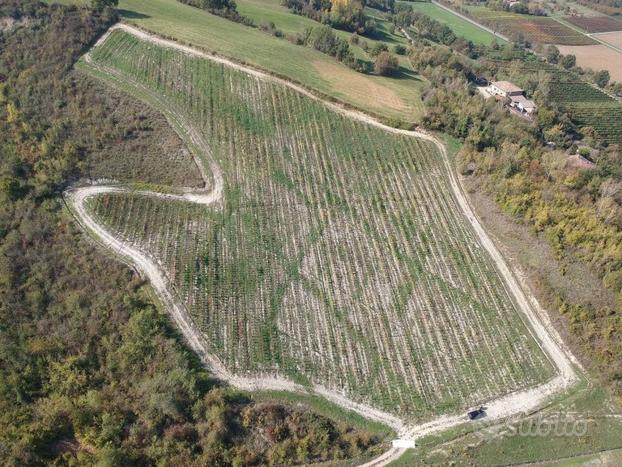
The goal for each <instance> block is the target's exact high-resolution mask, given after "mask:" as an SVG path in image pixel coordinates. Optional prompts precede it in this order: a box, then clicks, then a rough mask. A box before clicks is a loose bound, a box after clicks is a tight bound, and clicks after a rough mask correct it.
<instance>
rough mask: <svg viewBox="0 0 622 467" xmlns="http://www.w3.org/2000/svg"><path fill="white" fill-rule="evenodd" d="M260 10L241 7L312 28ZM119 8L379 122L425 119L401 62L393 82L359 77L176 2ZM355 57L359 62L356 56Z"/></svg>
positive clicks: (128, 0)
mask: <svg viewBox="0 0 622 467" xmlns="http://www.w3.org/2000/svg"><path fill="white" fill-rule="evenodd" d="M80 1H81V0H65V3H80ZM262 4H263V2H258V1H255V2H254V3H250V2H248V3H246V2H241V4H240V9H241V11H242V12H246V13H248V14H249V15H251V17H253V18H254V19H256V20H257V22H258V23H259V22H261V21H259V20H260V17H263V16H264V15H265V16H266V17H268V18H271V20H273V21H274V22H275V23H276V25H277V27H279V28H282V29H283V30H290V31H295V30H298V29H299V28H302V29H304V27H305V25H308V24H310V23H308V21H310V20H307V19H306V18H300V17H296V16H295V15H293V14H290V13H289V12H287V11H286V10H285V9H283V8H282V7H280V6H279V5H276V4H275V3H274V0H269V1H268V2H267V3H266V6H265V7H263V6H262ZM118 8H119V11H120V13H121V15H122V17H123V20H124V21H126V22H128V23H131V24H135V25H137V26H139V27H141V28H144V29H147V30H149V31H152V32H154V33H156V34H160V35H163V36H167V37H170V38H173V39H175V40H178V41H180V42H184V43H187V44H191V45H194V46H196V47H200V48H203V49H205V50H208V51H211V52H215V53H217V54H220V55H223V56H226V57H230V58H233V59H235V60H238V61H241V62H244V63H247V64H249V65H252V66H255V67H258V68H261V69H263V70H266V71H269V72H272V73H275V74H278V75H280V76H283V77H286V78H288V79H290V80H293V81H296V82H298V83H301V84H302V85H304V86H306V87H308V88H310V89H313V90H316V91H319V92H320V93H322V94H324V95H326V96H329V97H331V98H335V99H338V100H340V101H342V102H344V103H346V104H349V105H352V106H354V107H357V108H359V109H361V110H364V111H367V112H369V113H373V114H376V115H378V116H379V117H382V118H385V119H390V120H394V121H399V122H403V123H404V124H410V123H413V122H417V121H419V119H420V118H421V116H422V114H423V103H422V102H421V91H422V90H423V89H424V88H425V87H426V82H425V81H424V80H423V79H421V78H420V77H418V76H416V75H415V74H414V73H413V72H412V71H411V70H410V69H409V68H406V67H407V66H408V65H407V64H406V63H405V62H404V61H402V65H403V69H402V72H401V73H399V74H398V76H396V77H392V78H387V77H381V76H374V75H363V74H361V73H357V72H355V71H353V70H351V69H349V68H347V67H346V66H344V65H342V64H341V63H339V62H338V61H336V60H335V59H334V58H332V57H329V56H327V55H325V54H322V53H320V52H318V51H316V50H313V49H311V48H308V47H302V46H298V45H294V44H292V43H290V42H289V41H287V40H286V39H282V38H276V37H273V36H271V35H269V34H266V33H264V32H262V31H260V30H258V29H253V28H250V27H247V26H243V25H240V24H237V23H234V22H231V21H228V20H226V19H223V18H220V17H218V16H215V15H212V14H210V13H208V12H206V11H203V10H200V9H198V8H194V7H190V6H187V5H184V4H182V3H179V2H177V1H176V0H149V1H145V0H120V2H119V7H118ZM312 23H314V24H315V25H317V24H318V23H315V22H312ZM355 52H357V54H358V55H359V56H360V53H361V52H360V51H356V50H355Z"/></svg>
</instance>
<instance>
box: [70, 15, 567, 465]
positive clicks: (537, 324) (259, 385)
mask: <svg viewBox="0 0 622 467" xmlns="http://www.w3.org/2000/svg"><path fill="white" fill-rule="evenodd" d="M115 29H121V30H123V31H125V32H127V33H130V34H133V35H134V36H136V37H138V38H139V39H142V40H145V41H148V42H151V43H153V44H157V45H159V46H162V47H167V48H172V49H176V50H179V51H182V52H184V53H187V54H191V55H194V56H199V57H204V58H206V59H209V60H213V61H216V62H219V63H222V64H224V65H226V66H230V67H232V68H235V69H237V70H241V71H243V72H245V73H249V74H251V75H254V76H257V77H259V78H261V79H265V80H270V81H273V82H277V83H280V84H282V85H285V86H287V87H289V88H291V89H294V90H296V91H297V92H299V93H301V94H303V95H305V96H307V97H309V98H311V99H313V100H315V101H319V102H322V103H323V104H324V105H325V106H326V107H328V108H330V109H332V110H334V111H335V112H338V113H340V114H343V115H346V116H348V117H350V118H354V119H356V120H359V121H362V122H365V123H367V124H369V125H372V126H375V127H378V128H381V129H383V130H385V131H388V132H391V133H395V134H401V135H406V136H411V137H416V138H422V139H425V140H428V141H431V142H433V143H434V144H435V145H436V146H437V148H438V149H439V151H440V153H441V155H442V157H443V159H444V163H445V166H446V169H447V175H448V177H449V179H450V184H451V187H452V190H453V194H454V196H455V198H456V201H457V202H458V205H459V206H460V208H461V210H462V212H463V214H464V215H465V216H466V218H467V219H468V220H469V223H470V224H471V226H472V228H473V230H474V232H475V233H476V235H477V237H478V239H479V241H480V243H481V245H482V246H483V247H484V249H485V250H486V251H487V252H488V253H489V254H490V256H491V257H492V259H493V261H494V263H495V264H496V266H497V268H498V270H499V272H500V274H501V275H502V276H503V278H504V281H505V284H506V287H507V288H508V290H509V291H510V293H511V295H512V297H513V298H514V300H515V302H516V304H517V306H518V307H519V309H520V312H521V315H522V317H523V319H524V320H525V322H526V323H527V324H528V327H529V329H530V331H531V332H532V334H533V336H534V338H535V339H536V341H537V342H538V343H539V345H540V347H541V348H542V350H543V351H544V353H545V354H546V355H547V356H548V357H549V359H550V360H551V362H552V363H553V364H554V365H555V367H556V368H557V369H558V376H556V377H555V378H553V379H552V380H550V381H548V382H546V383H544V384H541V385H539V386H536V387H534V388H531V389H528V390H524V391H519V392H514V393H511V394H508V395H506V396H503V397H501V398H498V399H495V400H492V401H489V402H488V403H486V404H485V406H486V408H487V409H486V413H487V417H486V420H488V421H495V420H501V419H504V418H508V417H512V416H517V415H520V414H522V413H527V412H530V411H533V410H534V409H536V408H537V407H538V406H540V405H541V404H543V403H544V402H546V400H547V399H548V398H550V397H551V396H553V395H555V394H557V393H559V392H560V391H563V390H565V389H567V388H568V387H569V386H571V385H572V384H573V383H575V382H576V381H577V380H578V375H577V373H576V372H575V369H574V368H575V365H576V366H578V362H577V360H576V359H575V358H574V357H573V356H572V354H571V353H570V351H569V349H568V348H567V347H566V346H564V344H563V342H562V340H561V338H560V336H559V335H558V333H557V332H556V331H555V329H554V327H553V326H552V324H551V322H550V320H549V318H548V316H547V314H546V312H545V311H544V310H543V309H542V307H541V306H540V305H539V304H538V302H537V301H536V299H535V297H534V296H533V294H531V292H530V291H529V289H528V287H527V286H526V283H525V281H524V279H523V278H522V277H520V276H519V275H517V274H515V273H514V272H513V271H512V270H511V269H510V267H509V266H508V264H507V263H506V261H505V260H504V258H503V256H502V255H501V253H500V252H499V250H498V249H497V247H496V246H495V244H494V243H493V241H492V240H491V238H490V237H489V236H488V234H487V233H486V232H485V230H484V229H483V227H482V225H481V223H480V221H479V219H478V218H477V216H476V214H475V213H474V211H473V209H472V208H471V205H470V203H469V200H468V198H467V196H466V195H465V190H464V187H463V186H462V182H461V180H460V179H459V178H458V177H457V176H456V175H455V173H454V170H453V167H452V165H451V162H450V160H449V157H448V155H447V151H446V149H445V147H444V145H443V144H442V143H441V142H440V141H439V140H438V139H437V138H435V137H434V136H432V135H430V134H427V133H424V132H421V131H411V130H402V129H397V128H392V127H389V126H387V125H384V124H382V123H380V122H379V121H377V120H376V119H375V118H373V117H371V116H369V115H367V114H365V113H363V112H360V111H356V110H351V109H347V108H345V107H343V106H341V105H338V104H335V103H332V102H328V101H325V100H323V99H321V98H320V97H318V96H317V95H315V94H313V93H311V92H310V91H308V90H307V89H305V88H303V87H301V86H299V85H296V84H294V83H291V82H289V81H286V80H284V79H282V78H278V77H275V76H272V75H270V74H267V73H264V72H261V71H258V70H255V69H252V68H249V67H246V66H244V65H241V64H239V63H236V62H233V61H231V60H228V59H226V58H223V57H219V56H215V55H211V54H208V53H206V52H203V51H200V50H197V49H194V48H192V47H189V46H186V45H182V44H178V43H176V42H174V41H170V40H166V39H163V38H160V37H157V36H154V35H152V34H150V33H147V32H145V31H142V30H140V29H137V28H135V27H132V26H129V25H126V24H116V25H114V26H113V27H111V28H110V29H109V30H108V31H107V32H106V33H105V34H104V35H103V36H102V37H101V38H100V39H99V40H98V41H97V42H96V44H95V45H94V47H97V46H99V45H100V44H102V43H103V42H104V41H105V40H106V39H107V37H108V36H109V35H110V33H111V32H112V31H113V30H115ZM84 59H85V61H86V62H87V63H91V64H92V60H91V57H90V54H89V53H87V54H85V57H84ZM98 69H99V70H100V71H102V72H107V73H110V74H113V72H112V70H106V69H104V68H103V67H98ZM116 79H119V77H118V76H116ZM165 116H166V118H167V119H169V121H171V120H173V121H174V123H175V124H176V125H172V126H173V127H174V128H179V126H182V127H183V131H184V132H185V135H183V136H185V137H190V139H191V142H192V143H193V145H194V146H195V147H196V149H197V150H198V151H201V152H202V153H203V154H205V155H206V160H208V161H209V168H210V170H211V173H210V174H209V175H208V174H207V173H206V170H205V167H204V165H203V162H202V161H201V160H200V158H199V157H197V156H196V154H193V157H195V161H196V163H197V166H198V168H199V170H200V173H201V176H202V177H203V180H204V182H205V186H206V187H208V188H205V189H203V190H193V191H190V190H187V189H182V190H183V191H186V193H184V194H180V195H175V194H162V193H155V192H149V191H131V190H129V189H127V188H124V187H122V186H119V185H91V186H76V187H73V188H70V189H69V190H67V191H66V192H65V194H64V196H65V199H66V201H67V204H68V206H69V207H70V209H71V210H72V211H73V213H74V215H75V217H76V218H77V220H78V222H79V223H80V224H81V225H82V226H83V227H84V228H85V229H86V230H87V231H89V232H90V233H91V234H92V236H93V237H94V238H95V240H96V241H97V242H98V243H100V244H101V245H102V246H104V247H106V248H107V249H109V250H112V251H113V252H115V254H116V255H118V256H119V257H121V258H122V259H123V260H124V261H126V262H128V263H129V264H132V265H134V267H135V268H136V269H137V270H138V271H139V272H140V273H141V274H143V275H144V276H145V277H147V278H148V279H149V280H150V282H151V285H152V287H153V288H154V289H155V291H156V293H157V294H158V296H159V297H160V298H161V300H162V301H163V303H164V305H165V307H166V309H167V311H168V312H169V313H170V315H171V317H172V318H173V320H174V321H175V323H176V324H177V326H178V327H179V329H180V330H181V332H182V333H183V335H184V337H185V339H186V340H187V342H188V344H189V345H190V347H191V348H192V350H194V351H195V352H196V353H197V354H198V355H199V356H200V358H201V359H202V361H203V362H204V364H205V365H206V367H207V368H208V369H209V371H211V372H212V373H213V374H214V376H216V377H217V378H219V379H221V380H223V381H226V382H228V383H230V384H231V385H232V386H235V387H237V388H240V389H244V390H249V391H256V390H285V391H292V392H298V393H309V392H312V393H315V394H317V395H320V396H322V397H324V398H326V399H328V400H330V401H331V402H333V403H335V404H337V405H339V406H341V407H344V408H346V409H349V410H353V411H355V412H357V413H359V414H361V415H363V416H365V417H367V418H370V419H373V420H376V421H379V422H382V423H384V424H386V425H388V426H390V427H392V428H393V429H394V430H395V431H396V432H397V433H398V434H399V436H400V438H401V439H406V440H415V439H416V438H419V437H421V436H424V435H429V434H432V433H438V432H441V431H443V430H446V429H448V428H450V427H453V426H456V425H459V424H461V423H465V422H466V419H465V417H464V415H463V414H457V415H444V416H441V417H438V418H436V419H434V420H432V421H430V422H427V423H424V424H420V425H415V426H413V425H408V424H406V423H405V422H404V421H403V420H401V419H399V418H398V417H396V416H394V415H391V414H389V413H386V412H383V411H381V410H378V409H375V408H373V407H370V406H367V405H365V404H360V403H357V402H354V401H352V400H350V399H348V398H347V397H346V396H345V395H344V394H342V393H340V392H338V391H333V390H330V389H327V388H325V387H323V386H320V385H315V386H314V387H313V388H312V390H309V388H307V387H304V386H302V385H299V384H297V383H294V382H292V381H289V380H286V379H284V378H281V377H277V376H272V375H264V376H260V377H259V376H258V377H252V378H246V377H241V376H238V375H234V374H232V373H231V372H230V371H229V370H227V368H225V366H224V365H223V364H222V362H220V360H218V359H217V358H216V357H215V356H213V355H212V354H210V353H209V351H208V348H209V347H208V346H207V343H206V341H205V338H204V336H203V335H202V334H201V332H200V331H199V330H198V329H197V328H196V327H195V326H194V324H193V322H192V320H191V318H190V316H189V314H188V313H187V310H186V309H185V308H184V307H183V305H182V304H181V303H179V302H178V301H177V300H176V299H175V297H174V296H173V295H172V293H171V292H170V288H169V284H167V283H166V280H165V276H164V273H163V272H162V271H161V270H160V268H159V266H158V265H157V263H156V261H155V260H154V259H153V258H151V257H149V256H148V255H147V254H145V253H143V252H141V251H139V250H138V249H137V248H134V247H133V246H131V245H128V244H127V243H125V242H123V241H122V240H120V239H118V238H116V237H115V236H114V235H112V234H111V233H110V232H108V231H107V230H106V229H105V228H104V227H103V226H102V225H101V224H99V223H98V222H97V220H95V219H94V218H93V216H92V215H91V214H89V212H88V210H87V208H86V205H85V202H86V200H87V199H88V198H91V197H93V196H100V195H103V194H106V193H121V192H131V193H134V194H137V195H141V196H150V197H160V198H166V199H178V200H185V201H187V202H193V203H198V204H203V205H216V204H220V203H221V201H222V196H223V177H222V173H221V171H220V167H219V166H218V164H217V163H216V161H214V160H213V159H212V158H211V155H210V148H209V145H208V142H207V141H205V140H204V139H203V137H202V136H201V133H200V132H199V131H197V130H196V129H195V128H194V126H193V125H192V122H190V121H188V120H187V119H185V118H184V117H183V116H182V115H180V114H178V113H177V112H176V111H175V110H173V109H167V111H166V112H165ZM172 123H173V122H172ZM404 451H405V449H404V448H397V447H392V448H390V449H389V450H387V451H386V452H385V453H383V454H382V455H381V456H379V457H377V458H376V459H374V460H372V461H370V462H368V463H366V464H364V465H365V466H369V467H371V466H380V465H387V464H388V463H390V462H391V461H393V460H395V459H397V458H399V457H400V456H401V455H402V454H403V452H404Z"/></svg>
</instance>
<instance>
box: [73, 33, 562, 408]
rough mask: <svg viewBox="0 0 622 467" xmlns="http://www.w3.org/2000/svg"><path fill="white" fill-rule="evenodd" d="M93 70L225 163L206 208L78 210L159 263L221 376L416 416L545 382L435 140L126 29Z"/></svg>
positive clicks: (156, 200) (166, 205)
mask: <svg viewBox="0 0 622 467" xmlns="http://www.w3.org/2000/svg"><path fill="white" fill-rule="evenodd" d="M91 56H92V64H88V63H83V67H84V68H85V69H89V68H91V69H92V71H93V72H94V73H96V74H97V75H98V76H102V77H105V75H106V74H108V75H109V76H108V77H109V78H110V81H111V82H113V81H114V82H118V80H119V79H120V78H122V81H123V83H124V84H123V87H124V88H125V89H126V90H127V91H129V92H132V93H134V94H135V95H137V96H138V97H143V98H144V95H145V94H146V93H157V95H158V96H159V100H158V101H157V102H154V101H152V102H151V103H152V105H156V106H160V108H161V110H163V111H164V109H167V108H168V109H176V111H177V112H178V113H179V114H182V115H184V116H185V117H186V118H187V121H188V122H191V123H192V125H193V126H194V127H195V128H196V130H197V131H199V132H201V134H202V135H203V136H204V137H205V139H206V141H208V142H209V144H210V155H209V156H210V158H212V159H214V160H215V161H216V162H217V163H218V164H219V165H220V168H221V170H222V173H223V177H224V198H223V202H222V203H220V205H218V206H211V207H208V206H203V205H199V204H193V203H188V202H184V201H181V200H174V199H170V198H166V197H153V196H145V195H144V194H141V193H139V192H136V193H128V192H125V193H124V192H119V193H108V194H105V195H100V196H98V197H94V198H90V199H89V200H88V208H89V210H90V211H91V212H92V213H93V215H95V216H96V218H97V219H98V221H99V222H101V223H103V224H104V225H105V226H106V228H107V229H108V230H109V231H110V232H112V233H113V234H114V235H115V237H117V238H121V239H123V241H124V242H126V243H128V244H131V245H133V246H134V247H136V248H139V249H140V250H142V251H144V252H145V253H146V254H148V255H149V256H150V257H152V258H153V259H154V260H155V261H156V262H157V264H159V266H160V267H161V269H162V270H163V271H164V273H165V275H166V277H167V279H168V281H169V283H170V287H171V290H172V292H173V293H174V294H175V296H177V297H178V298H179V300H180V301H181V302H182V303H183V304H184V305H185V307H186V309H187V310H188V312H189V314H190V315H191V317H192V320H193V322H194V324H195V325H196V326H197V327H198V328H199V329H200V330H201V331H202V332H203V334H204V335H205V336H206V340H207V342H208V344H209V346H210V350H211V351H212V353H213V354H214V355H216V356H217V357H218V358H219V359H220V360H221V361H222V362H223V363H224V364H225V365H226V366H227V367H228V368H229V369H230V370H231V371H233V372H234V373H237V374H240V375H264V374H279V375H282V376H286V377H288V378H291V379H293V380H295V381H298V382H301V383H304V384H306V383H319V384H322V385H324V386H327V387H329V388H334V389H338V390H341V389H343V390H344V391H345V394H346V395H347V396H348V397H350V398H351V399H354V400H357V401H361V402H365V403H368V404H371V405H373V406H375V407H378V408H381V409H384V410H386V411H388V412H391V413H394V414H398V415H400V416H404V417H407V418H410V419H419V418H425V417H429V416H431V415H433V414H435V413H439V412H446V411H451V410H456V409H459V408H461V409H462V408H465V407H467V406H471V405H474V404H477V403H480V402H484V401H487V400H490V399H492V398H494V397H496V396H499V395H502V394H506V393H508V392H510V391H514V390H518V389H522V388H526V387H531V386H533V385H536V384H538V383H540V382H542V381H544V380H546V379H548V378H549V377H551V376H552V375H553V368H552V367H551V365H550V363H549V361H548V360H547V358H546V357H545V356H544V354H543V353H542V351H541V350H540V349H539V347H538V345H537V344H536V342H535V340H534V339H533V338H532V337H531V336H530V333H529V331H528V329H527V327H526V326H525V324H524V323H523V321H522V320H521V317H520V315H519V313H518V312H517V310H516V307H515V305H514V304H513V302H512V300H511V298H510V296H509V295H508V292H507V290H506V288H505V286H504V283H503V281H502V279H501V278H500V276H499V274H498V272H497V270H496V269H495V267H494V265H493V263H492V261H491V259H490V258H489V257H488V255H487V253H486V251H485V250H484V249H483V248H482V247H481V246H480V244H479V243H478V241H477V239H476V237H475V234H474V233H473V231H472V230H471V227H470V224H469V223H468V221H467V220H466V219H465V218H464V217H463V216H462V215H461V211H460V208H459V207H458V205H457V201H456V199H455V198H454V196H453V194H452V193H453V192H452V190H451V188H450V182H449V179H448V176H447V174H446V169H445V166H444V163H443V158H442V157H441V155H440V153H439V152H438V149H437V148H436V146H435V145H434V144H433V143H432V142H429V141H426V140H423V139H417V138H413V137H409V136H402V135H397V134H392V133H389V132H386V131H383V130H381V129H378V128H375V127H372V126H370V125H367V124H365V123H362V122H358V121H355V120H352V119H350V118H348V117H346V116H344V115H340V114H339V113H336V112H334V111H332V110H330V109H328V108H327V107H325V106H324V105H322V104H321V103H319V102H316V101H314V100H312V99H310V98H308V97H305V96H303V95H301V94H300V93H297V92H295V91H294V90H292V89H289V88H287V87H285V86H284V85H282V84H279V83H275V82H272V81H269V80H265V79H262V78H261V77H257V76H253V75H249V74H246V73H244V72H241V71H238V70H235V69H233V68H231V67H227V66H225V65H223V64H219V63H216V62H213V61H210V60H206V59H203V58H199V57H194V56H191V55H188V54H183V53H180V52H177V51H174V50H172V49H166V48H162V47H157V46H155V45H152V44H149V43H148V42H143V41H140V40H138V39H137V38H135V37H133V36H132V35H129V34H126V33H123V32H120V31H115V32H113V33H112V34H111V35H110V37H109V38H108V39H107V40H106V41H105V42H104V43H103V44H102V45H101V46H99V47H97V48H96V49H94V50H93V52H92V54H91ZM113 76H114V79H112V77H113ZM117 85H118V83H117ZM189 146H190V147H191V148H192V147H193V146H192V144H190V145H189ZM198 156H199V157H203V160H204V165H205V166H206V167H207V166H209V165H210V163H209V161H208V158H207V157H206V155H205V154H198Z"/></svg>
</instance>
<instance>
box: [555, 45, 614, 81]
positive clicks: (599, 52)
mask: <svg viewBox="0 0 622 467" xmlns="http://www.w3.org/2000/svg"><path fill="white" fill-rule="evenodd" d="M558 48H559V51H560V52H561V53H562V54H564V55H566V54H572V55H574V56H575V57H577V65H579V66H580V67H583V68H591V69H592V70H607V71H609V75H610V76H611V79H612V81H618V82H622V53H621V52H618V51H616V50H613V49H611V48H609V47H607V46H606V45H603V44H599V45H587V46H585V45H584V46H569V45H561V46H558Z"/></svg>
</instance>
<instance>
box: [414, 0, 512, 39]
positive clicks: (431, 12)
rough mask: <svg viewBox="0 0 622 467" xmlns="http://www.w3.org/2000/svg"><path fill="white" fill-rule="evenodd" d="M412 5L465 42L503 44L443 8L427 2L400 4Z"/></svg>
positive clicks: (491, 35)
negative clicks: (462, 38) (444, 25)
mask: <svg viewBox="0 0 622 467" xmlns="http://www.w3.org/2000/svg"><path fill="white" fill-rule="evenodd" d="M402 3H407V4H408V5H412V7H413V9H414V10H415V11H419V12H421V13H423V14H425V15H427V16H429V17H431V18H434V19H435V20H437V21H440V22H441V23H443V24H446V25H447V26H449V28H450V29H451V30H452V31H453V32H454V34H455V35H456V36H458V37H464V38H465V39H467V40H470V41H472V42H473V43H475V44H484V45H490V44H491V43H493V42H494V41H497V42H498V43H500V44H502V43H505V41H504V40H503V39H501V38H500V37H496V36H494V35H493V34H491V33H489V32H488V31H485V30H483V29H482V28H478V27H477V26H475V25H474V24H471V23H469V22H468V21H466V20H463V19H462V18H460V17H458V16H456V15H454V14H452V13H450V12H448V11H447V10H444V9H443V8H441V7H439V6H436V5H434V4H433V3H427V2H402Z"/></svg>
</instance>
